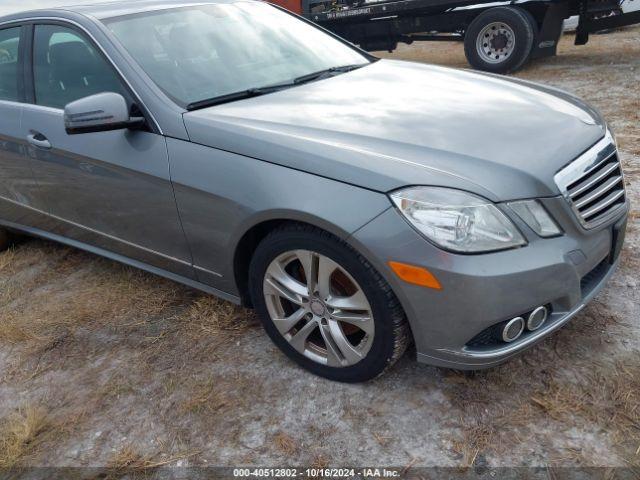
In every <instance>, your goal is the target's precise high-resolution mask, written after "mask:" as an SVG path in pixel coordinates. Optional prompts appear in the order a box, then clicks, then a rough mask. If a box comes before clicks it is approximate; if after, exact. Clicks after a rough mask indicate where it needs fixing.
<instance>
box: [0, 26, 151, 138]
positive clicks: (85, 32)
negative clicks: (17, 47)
mask: <svg viewBox="0 0 640 480" xmlns="http://www.w3.org/2000/svg"><path fill="white" fill-rule="evenodd" d="M87 18H88V17H87ZM41 21H54V22H60V23H66V24H69V25H73V26H74V27H77V28H79V29H80V30H82V32H83V33H84V34H85V35H87V36H88V37H89V38H90V39H91V41H92V42H93V43H94V44H95V45H96V46H97V47H98V49H99V50H100V51H101V52H102V54H103V55H104V56H105V58H106V59H107V61H108V62H109V63H110V64H111V66H112V67H113V68H114V69H115V70H116V72H117V73H118V75H119V76H120V79H121V80H122V81H124V83H125V84H126V85H127V86H128V87H129V89H130V90H131V92H132V93H133V96H134V97H135V100H136V101H137V102H138V103H139V104H140V106H143V107H144V109H145V111H146V113H148V115H149V117H150V119H151V121H152V122H153V124H154V126H155V127H156V129H157V130H158V132H159V133H160V135H164V132H163V131H162V128H161V127H160V124H159V123H158V121H157V120H156V118H155V117H154V115H153V113H152V112H151V110H149V109H148V108H146V105H144V103H142V100H141V99H140V95H139V94H138V92H137V91H136V89H135V88H133V85H131V82H129V80H128V79H127V77H126V76H125V75H124V74H123V73H122V70H120V68H119V67H118V65H116V63H115V62H114V61H113V59H112V58H111V56H110V55H109V54H108V53H107V51H106V50H105V49H104V47H103V46H102V45H101V44H100V42H99V41H98V40H97V39H96V37H95V36H93V34H92V33H91V32H90V31H89V30H87V29H86V28H85V27H84V26H83V25H81V24H79V23H78V22H76V21H74V20H70V19H68V18H64V17H51V16H45V17H24V18H19V19H13V20H6V21H4V22H0V28H2V27H3V26H4V25H9V24H12V23H16V24H18V25H21V24H24V23H25V22H41ZM21 105H35V104H33V103H29V102H25V103H21ZM36 106H44V105H36ZM55 110H60V109H55Z"/></svg>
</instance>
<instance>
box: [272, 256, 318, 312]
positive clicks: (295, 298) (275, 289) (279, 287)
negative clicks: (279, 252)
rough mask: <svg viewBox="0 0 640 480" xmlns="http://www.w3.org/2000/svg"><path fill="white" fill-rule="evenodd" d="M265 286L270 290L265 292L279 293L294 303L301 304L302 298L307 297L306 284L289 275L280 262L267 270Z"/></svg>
mask: <svg viewBox="0 0 640 480" xmlns="http://www.w3.org/2000/svg"><path fill="white" fill-rule="evenodd" d="M267 286H268V287H270V289H271V291H269V292H267V291H265V293H270V294H272V295H280V296H281V297H284V298H286V299H287V300H289V301H290V302H292V303H295V304H296V305H302V303H303V302H302V300H303V299H306V298H307V297H308V292H307V287H306V285H303V284H302V283H300V282H298V281H297V280H296V279H295V278H293V277H292V276H291V275H289V274H288V273H287V272H286V271H285V270H284V268H282V265H280V264H273V265H271V266H270V267H269V269H268V270H267V276H266V278H265V287H267ZM265 290H266V289H265Z"/></svg>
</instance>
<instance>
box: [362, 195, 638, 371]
mask: <svg viewBox="0 0 640 480" xmlns="http://www.w3.org/2000/svg"><path fill="white" fill-rule="evenodd" d="M541 201H542V202H543V203H544V205H545V207H546V208H547V210H549V211H550V212H551V213H552V215H553V216H554V218H555V219H556V220H557V221H558V222H559V223H560V224H561V226H562V227H563V229H564V231H565V234H564V235H562V236H559V237H556V238H548V239H543V238H540V237H538V236H536V235H535V233H533V232H532V231H531V230H530V229H529V228H528V227H527V226H526V225H524V224H521V223H519V222H518V220H517V219H516V218H514V221H515V222H516V223H518V226H519V227H520V229H521V231H523V232H524V233H525V236H526V237H527V240H528V241H529V244H528V245H527V246H525V247H522V248H518V249H513V250H506V251H502V252H495V253H487V254H481V255H460V254H454V253H449V252H445V251H443V250H441V249H439V248H437V247H435V246H434V245H432V244H431V243H429V242H428V241H426V240H425V239H424V238H423V237H422V236H421V235H420V234H418V233H417V232H416V231H415V230H414V229H413V228H412V227H411V226H410V225H409V224H408V223H407V222H406V221H405V219H404V218H403V217H402V216H401V214H400V213H399V212H398V211H397V210H395V209H394V208H391V209H389V210H387V211H386V212H385V213H383V214H382V215H380V216H379V217H377V218H376V219H375V220H374V221H372V222H370V223H369V224H367V225H365V226H364V227H363V228H361V229H360V230H358V231H357V232H355V233H354V235H353V236H352V242H353V243H354V244H355V246H356V247H357V248H358V249H360V251H362V252H364V253H365V254H366V255H367V257H368V258H369V259H370V260H371V261H372V262H373V263H374V264H375V265H376V268H378V270H379V271H380V272H382V273H383V275H384V276H385V278H386V279H387V281H388V282H389V284H390V285H391V287H392V288H393V290H394V292H395V293H396V295H397V296H398V298H399V300H400V302H401V303H402V305H403V307H404V309H405V313H406V314H407V318H408V320H409V323H410V325H411V329H412V333H413V336H414V340H415V343H416V349H417V354H418V360H419V361H421V362H424V363H428V364H431V365H437V366H443V367H450V368H458V369H480V368H486V367H491V366H494V365H497V364H500V363H502V362H504V361H505V360H507V359H509V358H510V357H512V356H514V355H516V354H518V353H520V352H522V351H523V350H525V349H527V348H529V347H531V346H532V345H534V344H535V343H537V342H539V341H540V340H542V339H543V338H545V337H546V336H547V335H549V334H551V333H552V332H554V331H555V330H557V329H559V328H560V327H561V326H562V325H564V324H565V323H567V322H568V321H569V320H571V319H572V318H573V317H574V316H575V315H576V314H577V313H578V312H579V311H580V310H582V309H583V308H584V306H585V305H586V304H587V303H588V302H589V301H590V300H591V299H592V298H593V297H594V296H595V295H596V294H597V293H598V292H599V291H600V290H601V289H602V287H603V286H604V284H605V283H606V282H607V280H608V279H609V278H610V277H611V275H612V274H613V272H614V270H615V268H616V266H617V260H615V261H613V262H611V261H610V260H611V253H612V237H613V235H612V232H613V225H614V224H615V225H620V224H622V223H624V222H625V221H626V216H627V213H628V207H627V208H625V209H624V213H623V214H622V215H621V216H619V217H617V218H616V219H612V221H611V222H609V223H608V224H606V225H602V226H601V227H600V228H598V229H597V230H590V231H587V230H585V229H583V228H582V227H581V226H580V225H579V223H578V221H577V219H576V218H575V216H574V215H573V213H572V212H571V210H570V208H569V207H568V205H567V203H566V202H565V200H564V199H563V198H562V197H555V198H546V199H542V200H541ZM512 218H513V216H512ZM620 234H621V235H624V229H622V232H621V233H620ZM389 260H394V261H399V262H404V263H409V264H413V265H419V266H423V267H425V268H427V269H428V270H429V271H431V272H432V273H433V274H434V275H435V276H436V278H437V279H438V280H439V281H440V283H441V285H442V289H441V290H433V289H428V288H424V287H420V286H415V285H410V284H407V283H404V282H402V281H401V280H399V279H398V278H397V277H396V276H395V274H394V273H393V272H392V271H391V269H390V268H389V267H388V265H387V262H388V261H389ZM539 305H549V306H551V309H552V313H551V315H550V316H549V318H548V319H547V321H546V322H545V324H544V325H543V327H541V328H540V329H539V330H536V331H534V332H526V333H525V334H523V335H522V336H521V337H520V338H519V339H518V340H516V341H515V342H512V343H501V344H499V345H494V346H489V347H473V348H471V347H469V346H468V345H467V344H468V343H469V341H470V340H471V339H473V338H474V337H475V336H476V335H478V334H479V333H480V332H482V331H484V330H485V329H487V328H489V327H491V326H493V325H495V324H497V323H500V322H503V321H505V320H508V319H510V318H513V317H516V316H520V315H523V314H524V313H525V312H530V311H531V310H533V309H534V308H536V307H537V306H539Z"/></svg>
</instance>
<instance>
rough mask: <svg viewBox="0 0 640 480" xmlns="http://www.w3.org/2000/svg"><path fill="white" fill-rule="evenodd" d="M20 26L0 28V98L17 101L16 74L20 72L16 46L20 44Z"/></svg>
mask: <svg viewBox="0 0 640 480" xmlns="http://www.w3.org/2000/svg"><path fill="white" fill-rule="evenodd" d="M20 31H21V28H20V27H15V28H7V29H6V30H0V100H9V101H11V102H17V101H19V100H20V98H19V92H18V76H19V75H21V74H22V71H21V69H19V68H18V65H19V63H18V47H19V46H20Z"/></svg>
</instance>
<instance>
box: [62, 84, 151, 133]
mask: <svg viewBox="0 0 640 480" xmlns="http://www.w3.org/2000/svg"><path fill="white" fill-rule="evenodd" d="M144 123H145V121H144V118H142V117H130V116H129V109H128V108H127V102H126V100H125V99H124V97H123V96H122V95H120V94H118V93H112V92H106V93H98V94H97V95H91V96H89V97H84V98H81V99H80V100H76V101H75V102H71V103H69V104H67V106H66V107H64V127H65V129H66V130H67V133H68V134H69V135H77V134H79V133H91V132H108V131H110V130H121V129H123V128H139V127H141V126H142V125H144Z"/></svg>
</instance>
